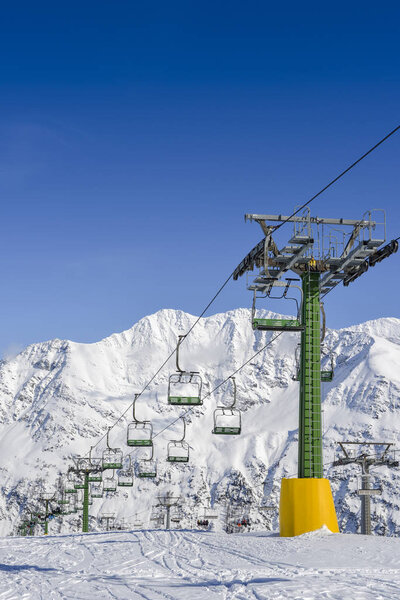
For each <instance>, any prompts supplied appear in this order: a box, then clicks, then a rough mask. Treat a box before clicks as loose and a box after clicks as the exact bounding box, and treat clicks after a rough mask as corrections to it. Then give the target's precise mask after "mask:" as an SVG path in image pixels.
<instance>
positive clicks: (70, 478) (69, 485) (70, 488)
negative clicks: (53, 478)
mask: <svg viewBox="0 0 400 600" xmlns="http://www.w3.org/2000/svg"><path fill="white" fill-rule="evenodd" d="M75 483H76V477H75V474H74V472H73V471H69V472H68V474H67V481H66V482H65V489H64V492H65V493H66V494H76V493H77V490H76V489H75Z"/></svg>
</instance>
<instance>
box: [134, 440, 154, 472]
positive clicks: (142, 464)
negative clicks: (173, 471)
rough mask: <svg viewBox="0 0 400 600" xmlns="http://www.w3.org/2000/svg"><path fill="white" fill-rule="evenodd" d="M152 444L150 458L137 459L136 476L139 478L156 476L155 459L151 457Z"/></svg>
mask: <svg viewBox="0 0 400 600" xmlns="http://www.w3.org/2000/svg"><path fill="white" fill-rule="evenodd" d="M153 455H154V446H151V456H150V458H143V459H142V460H140V461H139V464H138V468H137V476H138V477H139V478H140V479H154V477H157V461H156V460H154V458H153Z"/></svg>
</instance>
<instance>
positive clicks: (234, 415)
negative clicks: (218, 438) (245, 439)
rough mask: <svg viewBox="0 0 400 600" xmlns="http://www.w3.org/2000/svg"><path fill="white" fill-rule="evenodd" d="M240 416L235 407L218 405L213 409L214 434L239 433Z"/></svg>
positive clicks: (240, 428)
mask: <svg viewBox="0 0 400 600" xmlns="http://www.w3.org/2000/svg"><path fill="white" fill-rule="evenodd" d="M241 431H242V417H241V413H240V410H239V409H237V408H226V407H222V406H220V407H218V408H217V409H216V410H215V411H214V429H213V431H212V432H213V433H214V434H216V435H240V433H241Z"/></svg>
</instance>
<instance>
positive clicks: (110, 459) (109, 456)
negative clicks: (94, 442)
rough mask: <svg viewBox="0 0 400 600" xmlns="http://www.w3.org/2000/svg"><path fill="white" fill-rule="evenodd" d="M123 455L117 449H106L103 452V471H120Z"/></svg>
mask: <svg viewBox="0 0 400 600" xmlns="http://www.w3.org/2000/svg"><path fill="white" fill-rule="evenodd" d="M122 458H123V453H122V450H120V449H119V448H106V450H104V452H103V460H102V466H103V469H122Z"/></svg>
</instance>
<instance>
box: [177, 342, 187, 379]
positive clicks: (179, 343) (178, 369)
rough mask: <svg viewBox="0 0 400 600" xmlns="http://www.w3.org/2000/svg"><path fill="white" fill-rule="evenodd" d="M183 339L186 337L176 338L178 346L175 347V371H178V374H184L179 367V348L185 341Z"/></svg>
mask: <svg viewBox="0 0 400 600" xmlns="http://www.w3.org/2000/svg"><path fill="white" fill-rule="evenodd" d="M185 337H186V334H185V335H180V336H178V344H177V346H176V370H177V371H179V373H184V372H185V371H183V370H182V369H181V368H180V366H179V347H180V345H181V344H182V342H183V340H184V339H185Z"/></svg>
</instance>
